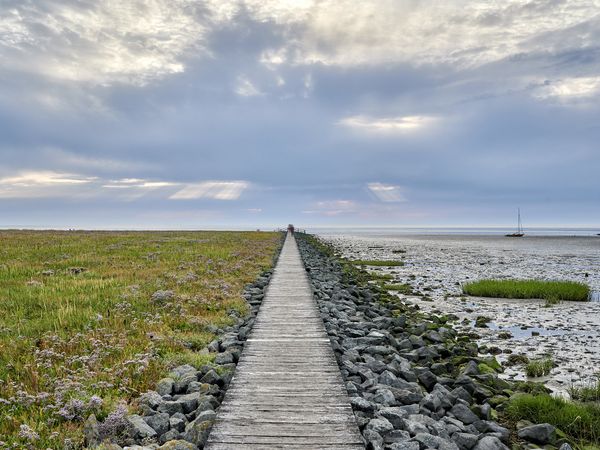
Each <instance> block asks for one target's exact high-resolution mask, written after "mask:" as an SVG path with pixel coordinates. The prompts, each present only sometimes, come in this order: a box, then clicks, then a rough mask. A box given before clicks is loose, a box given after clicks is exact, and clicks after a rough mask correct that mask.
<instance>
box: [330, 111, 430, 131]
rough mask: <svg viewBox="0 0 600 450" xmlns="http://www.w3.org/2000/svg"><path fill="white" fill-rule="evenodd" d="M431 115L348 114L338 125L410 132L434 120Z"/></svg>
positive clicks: (367, 129) (370, 129) (366, 129)
mask: <svg viewBox="0 0 600 450" xmlns="http://www.w3.org/2000/svg"><path fill="white" fill-rule="evenodd" d="M434 120H435V119H434V118H433V117H427V116H404V117H381V118H373V117H368V116H362V115H359V116H350V117H345V118H343V119H341V120H339V121H338V124H339V125H343V126H346V127H349V128H355V129H359V130H365V131H373V132H391V133H393V132H400V133H403V132H410V131H414V130H417V129H419V128H423V127H425V126H427V125H429V124H431V123H433V122H434Z"/></svg>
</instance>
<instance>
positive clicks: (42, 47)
mask: <svg viewBox="0 0 600 450" xmlns="http://www.w3.org/2000/svg"><path fill="white" fill-rule="evenodd" d="M9 3H12V7H9V6H8V5H3V11H2V12H0V13H3V17H2V19H3V20H0V41H1V42H2V43H3V44H4V45H3V46H0V52H1V53H3V56H5V57H9V58H10V66H11V68H13V69H18V70H21V71H24V72H35V73H43V74H45V75H46V76H48V77H51V78H55V79H57V80H63V81H76V82H88V83H97V84H104V85H105V84H112V83H127V84H129V83H131V84H134V85H144V84H146V83H148V82H150V81H153V80H155V79H158V78H161V77H164V76H166V75H170V74H175V73H181V72H182V71H183V70H184V64H183V63H182V61H181V57H182V55H183V53H184V52H185V51H188V50H190V49H192V48H194V49H196V51H201V49H202V41H203V36H204V34H205V31H206V27H205V26H204V25H203V24H202V21H201V20H200V16H201V15H202V14H201V10H200V7H199V6H196V5H195V4H194V3H195V2H191V1H190V0H169V1H160V0H132V1H128V2H121V1H115V0H101V1H97V2H86V3H82V2H77V3H76V2H70V1H68V0H59V1H56V2H39V5H36V6H32V5H29V4H28V3H27V2H20V1H14V2H9ZM2 47H3V48H2ZM23 55H27V56H26V57H23ZM82 61H83V62H84V63H82Z"/></svg>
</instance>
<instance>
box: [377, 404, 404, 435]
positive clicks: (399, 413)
mask: <svg viewBox="0 0 600 450" xmlns="http://www.w3.org/2000/svg"><path fill="white" fill-rule="evenodd" d="M377 414H378V415H379V416H381V417H383V418H384V419H387V420H388V421H389V422H390V423H391V424H392V426H393V427H394V428H395V429H397V430H398V429H400V428H402V426H403V424H404V420H403V419H405V418H406V417H408V413H407V412H406V411H405V410H403V409H401V408H398V407H388V408H381V409H380V410H379V411H378V413H377Z"/></svg>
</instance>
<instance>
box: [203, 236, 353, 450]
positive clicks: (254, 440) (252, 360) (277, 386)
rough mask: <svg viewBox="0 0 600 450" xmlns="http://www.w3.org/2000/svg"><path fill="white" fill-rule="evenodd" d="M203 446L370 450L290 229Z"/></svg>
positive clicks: (251, 449) (217, 448) (218, 449)
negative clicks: (367, 447)
mask: <svg viewBox="0 0 600 450" xmlns="http://www.w3.org/2000/svg"><path fill="white" fill-rule="evenodd" d="M204 448H205V449H207V450H223V449H227V450H237V449H247V450H258V449H302V450H307V449H315V448H319V449H321V448H322V449H329V450H335V449H339V450H358V449H364V444H363V440H362V437H361V435H360V432H359V431H358V427H357V426H356V420H355V417H354V414H353V412H352V408H351V407H350V402H349V399H348V394H347V392H346V389H345V386H344V384H343V381H342V377H341V374H340V370H339V367H338V365H337V363H336V361H335V358H334V355H333V351H332V349H331V343H330V340H329V338H328V336H327V333H326V332H325V327H324V325H323V321H322V320H321V316H320V314H319V310H318V308H317V305H316V303H315V301H314V299H313V296H312V290H311V286H310V283H309V281H308V277H307V276H306V271H305V270H304V266H303V264H302V260H301V258H300V254H299V252H298V248H297V245H296V242H295V240H294V237H293V236H292V235H288V236H287V238H286V241H285V244H284V247H283V249H282V252H281V255H280V258H279V261H278V263H277V266H276V267H275V270H274V274H273V277H272V279H271V282H270V284H269V286H268V287H267V289H266V293H265V297H264V299H263V303H262V306H261V307H260V310H259V312H258V315H257V318H256V321H255V324H254V327H253V329H252V332H251V333H250V337H249V339H248V341H247V342H246V345H245V346H244V350H243V352H242V355H241V357H240V361H239V364H238V365H237V367H236V371H235V374H234V376H233V379H232V382H231V385H230V387H229V389H228V390H227V393H226V395H225V399H224V400H223V403H222V404H221V406H220V408H219V409H218V411H217V420H216V422H215V425H214V426H213V429H212V431H211V433H210V436H209V438H208V443H207V445H206V446H205V447H204Z"/></svg>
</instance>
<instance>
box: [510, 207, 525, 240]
mask: <svg viewBox="0 0 600 450" xmlns="http://www.w3.org/2000/svg"><path fill="white" fill-rule="evenodd" d="M517 211H518V212H517V217H518V219H517V231H515V232H514V233H509V234H507V235H506V237H523V236H525V233H524V232H523V225H522V224H521V208H519V209H518V210H517Z"/></svg>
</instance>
